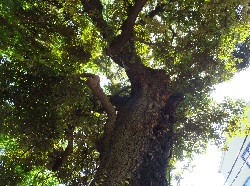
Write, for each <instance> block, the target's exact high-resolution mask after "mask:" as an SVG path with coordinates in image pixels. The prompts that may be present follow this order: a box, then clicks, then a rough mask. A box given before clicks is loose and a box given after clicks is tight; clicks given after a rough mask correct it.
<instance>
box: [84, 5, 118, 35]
mask: <svg viewBox="0 0 250 186" xmlns="http://www.w3.org/2000/svg"><path fill="white" fill-rule="evenodd" d="M81 3H82V5H83V7H84V10H85V11H86V12H87V13H88V15H89V17H90V18H91V19H92V21H93V23H94V24H95V25H96V26H97V28H98V29H99V31H100V33H101V34H102V36H103V37H104V38H105V39H106V38H107V37H112V36H113V35H114V33H113V30H112V29H111V28H110V27H109V26H108V24H107V22H106V21H105V20H104V19H103V16H102V9H103V6H102V3H101V1H100V0H91V1H89V0H81Z"/></svg>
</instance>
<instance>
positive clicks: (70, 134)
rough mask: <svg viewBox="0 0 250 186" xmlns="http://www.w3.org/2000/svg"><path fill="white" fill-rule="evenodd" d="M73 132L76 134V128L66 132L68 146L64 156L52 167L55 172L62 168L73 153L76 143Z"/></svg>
mask: <svg viewBox="0 0 250 186" xmlns="http://www.w3.org/2000/svg"><path fill="white" fill-rule="evenodd" d="M73 132H74V127H70V128H69V129H68V131H66V136H67V139H68V145H67V147H66V149H65V150H64V152H63V153H62V155H61V156H60V157H58V158H57V159H56V160H55V162H54V164H53V166H52V171H53V172H55V171H57V170H58V169H59V168H60V167H61V166H62V164H63V163H64V162H65V161H66V160H67V158H68V156H69V155H70V154H71V153H72V152H73V142H74V138H73Z"/></svg>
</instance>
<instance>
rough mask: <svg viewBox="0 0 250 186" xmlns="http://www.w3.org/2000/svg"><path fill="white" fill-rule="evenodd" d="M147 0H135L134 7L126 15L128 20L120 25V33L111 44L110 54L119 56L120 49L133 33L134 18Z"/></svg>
mask: <svg viewBox="0 0 250 186" xmlns="http://www.w3.org/2000/svg"><path fill="white" fill-rule="evenodd" d="M146 2H147V0H137V1H136V2H135V5H134V6H133V7H131V9H130V10H129V13H128V18H127V19H126V20H125V21H124V23H123V24H122V28H121V29H122V33H121V35H119V36H118V37H117V38H116V39H115V41H114V42H113V43H112V44H111V46H110V48H111V51H110V54H111V55H114V54H119V53H120V50H121V48H122V47H123V46H124V45H125V43H126V42H127V41H128V40H129V39H130V38H131V36H132V33H133V27H134V25H135V21H136V18H137V17H138V15H139V13H140V12H141V10H142V8H143V7H144V5H145V4H146Z"/></svg>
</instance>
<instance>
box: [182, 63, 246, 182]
mask: <svg viewBox="0 0 250 186" xmlns="http://www.w3.org/2000/svg"><path fill="white" fill-rule="evenodd" d="M249 81H250V68H248V69H247V70H245V71H242V72H241V73H238V74H236V75H235V76H234V78H233V79H232V80H231V81H230V82H226V83H221V84H219V85H217V86H216V91H215V93H214V94H213V96H214V98H215V99H216V100H217V101H221V100H222V99H223V98H224V96H228V97H231V98H234V99H236V98H242V99H245V100H246V101H250V85H249V84H250V83H249ZM207 152H208V153H207V154H204V155H199V156H197V158H196V159H195V164H196V167H195V168H194V171H193V172H192V173H187V174H186V175H185V176H184V177H185V179H184V180H182V181H181V186H223V184H224V181H225V180H224V177H223V176H222V174H220V173H218V169H219V165H220V159H221V152H219V151H218V150H217V148H216V147H214V146H209V147H208V149H207Z"/></svg>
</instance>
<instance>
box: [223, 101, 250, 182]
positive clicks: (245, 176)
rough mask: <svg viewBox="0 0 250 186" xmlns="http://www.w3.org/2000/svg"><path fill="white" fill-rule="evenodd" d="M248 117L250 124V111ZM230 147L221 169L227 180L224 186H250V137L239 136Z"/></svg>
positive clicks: (230, 143)
mask: <svg viewBox="0 0 250 186" xmlns="http://www.w3.org/2000/svg"><path fill="white" fill-rule="evenodd" d="M249 105H250V104H249ZM247 115H248V122H249V123H250V111H249V112H248V113H247ZM228 147H229V148H228V151H224V152H223V154H222V158H221V162H220V167H219V173H221V174H222V175H223V176H224V178H225V184H224V185H223V186H226V184H227V185H228V186H250V136H243V137H239V136H237V137H235V138H234V139H233V140H232V141H230V142H229V143H228Z"/></svg>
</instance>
